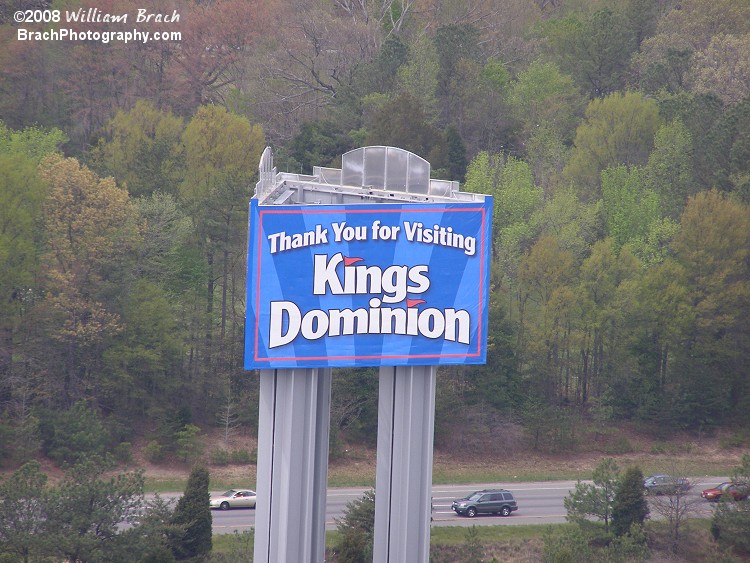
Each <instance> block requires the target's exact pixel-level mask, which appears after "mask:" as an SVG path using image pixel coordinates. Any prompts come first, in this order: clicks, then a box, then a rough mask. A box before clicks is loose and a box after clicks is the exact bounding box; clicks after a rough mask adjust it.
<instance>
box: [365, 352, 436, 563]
mask: <svg viewBox="0 0 750 563" xmlns="http://www.w3.org/2000/svg"><path fill="white" fill-rule="evenodd" d="M436 374H437V367H436V366H405V367H381V368H380V389H379V396H378V460H377V469H376V475H375V545H374V548H373V562H374V563H403V562H405V561H409V562H410V563H427V561H428V560H429V555H430V517H431V513H432V510H431V500H432V499H431V496H432V446H433V438H434V434H435V381H436Z"/></svg>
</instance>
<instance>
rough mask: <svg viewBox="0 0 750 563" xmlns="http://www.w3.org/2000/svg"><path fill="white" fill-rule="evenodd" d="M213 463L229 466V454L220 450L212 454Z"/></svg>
mask: <svg viewBox="0 0 750 563" xmlns="http://www.w3.org/2000/svg"><path fill="white" fill-rule="evenodd" d="M211 463H212V464H214V465H229V452H228V451H227V450H225V449H224V448H218V449H216V450H214V451H212V452H211Z"/></svg>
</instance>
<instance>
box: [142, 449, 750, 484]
mask: <svg viewBox="0 0 750 563" xmlns="http://www.w3.org/2000/svg"><path fill="white" fill-rule="evenodd" d="M741 456H742V453H741V452H738V453H736V455H725V456H721V457H710V456H701V455H698V454H692V455H690V456H688V455H669V454H656V455H654V454H647V453H640V454H628V455H624V456H607V455H604V454H602V455H588V456H584V457H576V456H574V455H571V457H570V458H560V457H545V456H530V455H528V454H522V455H521V456H519V459H518V460H514V461H506V462H504V463H492V462H476V463H472V464H470V463H464V462H456V461H454V460H450V459H436V460H435V463H434V465H433V473H432V481H433V483H435V484H436V485H438V484H440V485H450V484H465V483H519V482H528V481H557V480H564V481H568V480H570V481H575V480H578V479H581V480H587V479H591V475H592V472H593V470H594V468H595V467H596V466H597V465H598V464H599V463H600V462H601V461H602V460H603V459H604V458H606V457H613V458H615V460H616V461H617V463H618V465H619V466H620V469H621V470H624V469H625V468H626V467H628V466H631V465H637V466H638V467H640V469H641V471H642V472H643V474H644V475H650V474H653V473H660V472H665V473H679V474H682V475H686V476H690V477H701V476H705V475H711V476H729V475H731V474H732V471H733V470H734V468H735V467H737V466H739V465H740V463H741ZM255 469H256V467H255V466H254V465H244V466H231V467H230V468H226V467H219V468H217V467H209V471H210V474H211V483H210V489H211V490H222V489H229V488H232V487H250V488H252V487H253V486H254V485H255ZM188 474H189V470H188V469H187V468H184V469H182V468H173V469H172V470H171V471H167V472H159V473H155V474H149V473H148V472H147V473H146V492H149V493H163V492H175V491H182V490H184V488H185V484H186V483H187V477H188ZM328 486H330V487H374V486H375V456H374V455H373V456H372V459H371V460H367V461H359V462H356V463H346V462H340V461H337V462H334V463H331V464H330V465H329V469H328Z"/></svg>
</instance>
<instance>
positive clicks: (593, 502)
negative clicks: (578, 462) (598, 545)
mask: <svg viewBox="0 0 750 563" xmlns="http://www.w3.org/2000/svg"><path fill="white" fill-rule="evenodd" d="M592 481H593V483H591V484H589V483H582V482H581V481H578V483H576V486H575V489H574V490H573V492H572V493H571V494H570V495H569V496H567V497H565V498H564V499H563V504H564V506H565V510H566V511H567V513H568V515H567V516H566V519H567V520H568V521H569V522H574V523H576V524H578V525H579V526H581V527H582V528H585V527H587V526H590V525H591V520H590V518H591V517H593V518H596V519H597V520H599V521H602V522H604V531H605V533H609V524H610V521H611V520H612V506H613V503H614V499H615V492H616V491H617V488H618V486H619V484H620V469H619V467H618V466H617V463H616V462H615V460H613V459H612V458H607V459H605V460H604V461H602V462H601V463H600V464H599V465H598V466H597V467H596V469H594V473H593V475H592Z"/></svg>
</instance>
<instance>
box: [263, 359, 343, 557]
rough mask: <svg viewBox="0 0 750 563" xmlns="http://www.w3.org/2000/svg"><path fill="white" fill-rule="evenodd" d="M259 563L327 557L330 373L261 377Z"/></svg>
mask: <svg viewBox="0 0 750 563" xmlns="http://www.w3.org/2000/svg"><path fill="white" fill-rule="evenodd" d="M258 418H259V421H258V470H257V484H256V488H257V493H258V504H257V507H256V514H255V549H254V559H253V561H256V562H258V563H261V562H262V563H285V562H287V563H320V562H321V561H323V559H324V556H325V516H326V486H327V481H328V431H329V426H330V419H331V370H330V369H279V370H261V372H260V412H259V417H258Z"/></svg>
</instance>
